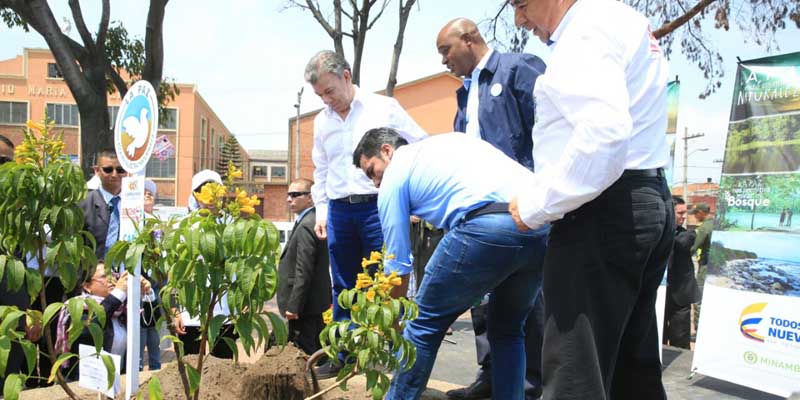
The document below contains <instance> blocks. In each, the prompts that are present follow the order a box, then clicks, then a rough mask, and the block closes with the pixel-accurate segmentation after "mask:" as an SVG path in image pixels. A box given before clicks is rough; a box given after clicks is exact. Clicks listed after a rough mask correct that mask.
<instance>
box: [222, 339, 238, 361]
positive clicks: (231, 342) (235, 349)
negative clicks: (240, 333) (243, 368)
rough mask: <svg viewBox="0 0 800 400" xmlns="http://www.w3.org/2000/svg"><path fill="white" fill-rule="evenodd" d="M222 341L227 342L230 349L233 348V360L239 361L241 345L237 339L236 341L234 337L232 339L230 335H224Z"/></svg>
mask: <svg viewBox="0 0 800 400" xmlns="http://www.w3.org/2000/svg"><path fill="white" fill-rule="evenodd" d="M222 341H223V342H225V344H226V345H227V346H228V348H229V349H231V352H232V353H233V362H234V363H238V362H239V347H238V346H236V341H234V340H233V339H231V338H229V337H224V336H223V337H222Z"/></svg>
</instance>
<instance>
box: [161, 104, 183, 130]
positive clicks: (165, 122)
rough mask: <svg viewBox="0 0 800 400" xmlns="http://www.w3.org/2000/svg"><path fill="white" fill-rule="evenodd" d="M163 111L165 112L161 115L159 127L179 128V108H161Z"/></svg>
mask: <svg viewBox="0 0 800 400" xmlns="http://www.w3.org/2000/svg"><path fill="white" fill-rule="evenodd" d="M160 111H161V112H163V113H165V114H164V116H163V117H162V116H159V117H158V119H159V122H158V129H171V130H175V129H178V109H177V108H167V109H166V110H160Z"/></svg>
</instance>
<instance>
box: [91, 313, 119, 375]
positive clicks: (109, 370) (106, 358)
mask: <svg viewBox="0 0 800 400" xmlns="http://www.w3.org/2000/svg"><path fill="white" fill-rule="evenodd" d="M95 326H97V325H95ZM98 353H99V351H98ZM100 358H101V359H103V364H105V366H106V380H107V382H108V386H107V387H106V389H110V388H111V386H114V381H115V380H116V375H117V370H116V368H114V360H112V359H111V356H110V355H108V354H101V355H100Z"/></svg>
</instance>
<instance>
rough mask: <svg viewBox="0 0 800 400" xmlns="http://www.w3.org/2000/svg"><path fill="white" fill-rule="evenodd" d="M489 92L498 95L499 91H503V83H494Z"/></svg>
mask: <svg viewBox="0 0 800 400" xmlns="http://www.w3.org/2000/svg"><path fill="white" fill-rule="evenodd" d="M489 93H491V94H492V96H494V97H497V96H500V93H503V85H501V84H499V83H495V84H494V85H492V89H491V90H490V91H489Z"/></svg>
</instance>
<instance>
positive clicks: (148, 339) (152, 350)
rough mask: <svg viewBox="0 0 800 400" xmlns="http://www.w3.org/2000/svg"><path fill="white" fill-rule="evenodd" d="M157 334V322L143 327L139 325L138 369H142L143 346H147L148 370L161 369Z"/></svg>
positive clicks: (158, 336)
mask: <svg viewBox="0 0 800 400" xmlns="http://www.w3.org/2000/svg"><path fill="white" fill-rule="evenodd" d="M160 336H161V335H159V332H158V327H157V324H156V326H153V327H149V328H145V327H141V333H140V336H139V344H140V346H139V371H141V370H142V369H144V348H145V346H147V355H148V360H147V366H148V367H149V368H150V371H155V370H159V369H161V349H160V348H159V344H160V343H159V341H160V340H161V338H160Z"/></svg>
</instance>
